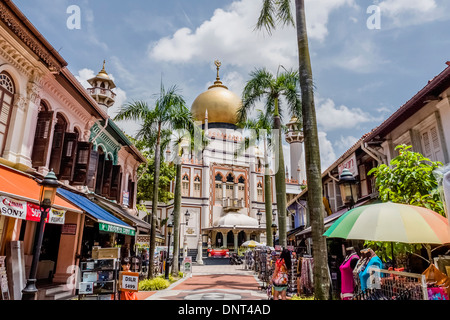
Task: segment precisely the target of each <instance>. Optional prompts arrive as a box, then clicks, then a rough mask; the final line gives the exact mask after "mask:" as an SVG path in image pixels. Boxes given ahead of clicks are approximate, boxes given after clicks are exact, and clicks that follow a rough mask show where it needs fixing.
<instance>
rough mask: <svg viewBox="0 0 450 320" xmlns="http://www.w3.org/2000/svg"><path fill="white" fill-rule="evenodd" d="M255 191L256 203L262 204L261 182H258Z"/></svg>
mask: <svg viewBox="0 0 450 320" xmlns="http://www.w3.org/2000/svg"><path fill="white" fill-rule="evenodd" d="M256 190H257V201H258V202H264V197H263V184H262V182H261V181H258V183H257V184H256Z"/></svg>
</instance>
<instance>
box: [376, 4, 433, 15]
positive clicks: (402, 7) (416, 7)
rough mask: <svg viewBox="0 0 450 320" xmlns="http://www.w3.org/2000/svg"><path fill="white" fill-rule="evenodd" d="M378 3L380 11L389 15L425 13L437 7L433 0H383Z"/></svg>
mask: <svg viewBox="0 0 450 320" xmlns="http://www.w3.org/2000/svg"><path fill="white" fill-rule="evenodd" d="M378 5H379V6H380V8H381V11H382V13H385V14H387V15H389V16H391V17H398V16H400V15H402V14H405V13H414V14H416V13H426V12H429V11H431V10H433V9H436V7H437V4H436V1H435V0H384V1H381V2H380V3H379V4H378Z"/></svg>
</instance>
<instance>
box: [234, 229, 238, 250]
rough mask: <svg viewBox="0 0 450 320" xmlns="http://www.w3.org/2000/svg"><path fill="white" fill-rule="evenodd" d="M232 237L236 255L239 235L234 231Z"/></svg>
mask: <svg viewBox="0 0 450 320" xmlns="http://www.w3.org/2000/svg"><path fill="white" fill-rule="evenodd" d="M233 235H234V251H235V252H236V253H237V252H238V249H239V247H238V235H239V231H234V230H233Z"/></svg>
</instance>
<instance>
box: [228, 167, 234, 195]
mask: <svg viewBox="0 0 450 320" xmlns="http://www.w3.org/2000/svg"><path fill="white" fill-rule="evenodd" d="M226 188H227V191H226V197H227V198H230V199H233V198H234V192H233V191H234V176H233V175H232V174H231V173H229V174H228V175H227V186H226Z"/></svg>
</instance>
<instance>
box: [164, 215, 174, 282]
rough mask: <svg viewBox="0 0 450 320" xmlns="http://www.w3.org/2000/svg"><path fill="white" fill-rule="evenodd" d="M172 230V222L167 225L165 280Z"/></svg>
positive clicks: (167, 276)
mask: <svg viewBox="0 0 450 320" xmlns="http://www.w3.org/2000/svg"><path fill="white" fill-rule="evenodd" d="M172 230H173V224H172V222H170V223H169V224H168V225H167V233H168V235H169V239H168V243H167V257H166V270H165V278H166V279H169V264H168V262H169V254H170V236H171V234H172Z"/></svg>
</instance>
